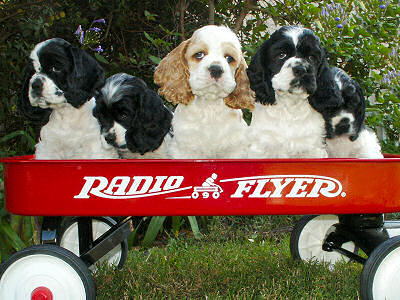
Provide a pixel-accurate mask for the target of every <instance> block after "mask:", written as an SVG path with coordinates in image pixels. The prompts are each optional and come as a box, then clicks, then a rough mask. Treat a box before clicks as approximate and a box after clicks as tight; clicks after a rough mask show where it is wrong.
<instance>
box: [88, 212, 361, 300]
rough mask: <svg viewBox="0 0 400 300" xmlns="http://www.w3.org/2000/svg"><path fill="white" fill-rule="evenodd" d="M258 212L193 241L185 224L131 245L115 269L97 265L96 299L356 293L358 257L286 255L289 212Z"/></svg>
mask: <svg viewBox="0 0 400 300" xmlns="http://www.w3.org/2000/svg"><path fill="white" fill-rule="evenodd" d="M264 218H265V219H263V217H254V218H247V219H246V218H245V217H242V218H238V219H235V218H232V220H239V221H237V222H236V221H234V222H223V221H222V222H221V221H217V222H216V223H215V222H214V223H213V224H212V225H211V226H209V232H208V233H205V234H203V238H202V239H201V240H200V241H199V240H196V239H194V238H193V237H192V235H191V234H190V233H188V232H187V233H186V234H185V233H183V234H180V236H179V237H178V238H171V237H170V238H165V239H164V241H165V242H164V243H159V244H160V245H159V246H157V247H154V248H151V249H149V250H143V249H140V248H135V249H132V250H131V251H130V253H129V257H128V260H127V262H126V264H125V266H124V267H123V268H122V270H116V271H115V270H113V269H111V268H109V267H106V266H102V267H100V268H99V270H98V271H97V273H96V276H95V278H96V283H97V294H98V299H107V300H109V299H161V298H169V299H357V298H358V295H359V292H358V289H359V275H360V272H361V270H362V266H361V265H359V264H356V263H349V264H346V263H341V264H338V265H337V266H335V267H334V268H333V269H329V268H328V267H327V266H326V265H323V264H317V263H303V262H299V261H293V260H292V258H291V256H290V250H289V232H288V231H289V226H287V224H285V223H288V222H290V221H291V220H288V219H283V222H282V217H275V219H274V217H264ZM217 219H218V218H217ZM242 220H244V222H242ZM266 226H268V227H269V228H268V229H266V228H265V227H266ZM260 229H262V230H263V231H259V230H260Z"/></svg>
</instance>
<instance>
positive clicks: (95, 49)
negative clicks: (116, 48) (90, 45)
mask: <svg viewBox="0 0 400 300" xmlns="http://www.w3.org/2000/svg"><path fill="white" fill-rule="evenodd" d="M93 51H95V52H97V53H101V52H103V51H104V50H103V48H101V45H99V46H98V47H97V48H94V49H93Z"/></svg>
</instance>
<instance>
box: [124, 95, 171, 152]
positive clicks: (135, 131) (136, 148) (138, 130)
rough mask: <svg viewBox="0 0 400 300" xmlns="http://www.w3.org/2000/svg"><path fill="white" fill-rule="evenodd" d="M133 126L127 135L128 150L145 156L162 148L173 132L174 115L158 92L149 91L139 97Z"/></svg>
mask: <svg viewBox="0 0 400 300" xmlns="http://www.w3.org/2000/svg"><path fill="white" fill-rule="evenodd" d="M138 100H139V103H137V107H136V116H135V119H134V121H133V126H132V127H131V128H130V129H129V130H128V132H127V134H126V142H127V144H128V149H129V150H130V151H132V152H138V153H140V154H142V155H143V154H144V153H146V152H150V151H154V150H156V149H158V147H160V145H161V144H162V142H163V141H164V137H165V135H166V134H168V133H169V132H170V130H171V122H172V113H171V111H170V110H169V109H168V108H167V107H165V106H164V104H163V103H162V100H161V98H160V97H159V96H158V95H157V93H156V92H154V91H152V90H150V89H147V90H146V91H145V92H144V93H142V94H139V95H138Z"/></svg>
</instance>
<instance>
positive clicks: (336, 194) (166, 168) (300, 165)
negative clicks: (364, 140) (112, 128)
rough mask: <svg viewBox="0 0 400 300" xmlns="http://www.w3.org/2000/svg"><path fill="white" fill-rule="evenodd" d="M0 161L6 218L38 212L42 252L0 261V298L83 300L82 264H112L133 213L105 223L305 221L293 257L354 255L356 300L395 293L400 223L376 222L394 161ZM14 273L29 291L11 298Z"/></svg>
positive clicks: (395, 189) (393, 202)
mask: <svg viewBox="0 0 400 300" xmlns="http://www.w3.org/2000/svg"><path fill="white" fill-rule="evenodd" d="M0 162H2V163H3V164H4V176H5V178H4V180H5V194H6V198H5V199H6V202H5V203H6V209H7V211H9V212H10V213H13V214H20V215H38V216H45V217H44V218H43V222H42V230H41V240H42V244H43V245H39V246H33V247H28V248H26V249H23V250H21V251H19V252H17V253H15V254H14V255H13V256H11V257H10V258H9V259H8V260H7V261H6V262H5V263H3V264H2V265H0V298H5V297H6V298H7V299H9V298H10V295H14V299H21V298H23V299H27V298H29V297H30V299H37V296H38V295H39V294H40V295H41V294H42V293H45V294H46V295H49V296H52V295H53V294H57V293H58V294H61V295H64V294H66V293H68V292H69V291H75V290H76V287H77V286H81V287H82V293H81V294H82V295H85V297H84V298H86V299H90V300H94V299H95V297H96V296H95V295H96V291H95V284H94V280H93V278H92V276H91V274H90V271H89V269H88V267H89V266H91V265H93V264H95V263H96V262H98V261H101V259H105V258H104V257H107V256H106V255H108V253H114V252H115V253H114V254H115V255H116V256H114V254H113V256H110V258H106V261H108V262H110V263H112V264H116V265H118V266H122V265H123V263H124V261H125V259H126V255H127V251H128V250H127V249H128V247H127V242H126V238H127V236H128V235H129V234H130V233H131V231H132V230H133V223H132V219H133V217H127V218H125V219H124V220H122V221H120V222H118V223H117V222H116V221H115V220H112V219H111V218H109V217H108V216H157V215H158V216H168V215H187V216H195V215H277V214H301V215H303V214H307V215H312V216H304V217H302V218H301V219H300V220H299V221H298V222H297V224H296V225H295V226H294V229H293V231H292V234H291V238H290V251H291V253H292V256H293V257H294V258H298V259H303V260H309V259H314V260H315V259H316V260H318V261H325V262H331V263H335V262H336V261H339V260H342V259H353V260H355V261H358V262H361V263H364V264H365V266H364V269H363V272H362V274H361V277H360V278H361V279H360V291H361V292H360V294H361V298H362V299H363V300H379V299H398V295H399V294H400V289H399V288H396V289H394V288H393V287H394V286H396V287H398V286H399V285H398V282H397V281H396V280H397V279H396V278H398V276H397V275H398V273H399V272H400V236H399V235H400V222H399V221H384V217H383V213H387V212H399V211H400V185H399V184H398V182H400V156H395V155H386V157H385V158H384V159H279V160H278V159H274V160H272V159H263V160H140V159H139V160H68V161H63V160H53V161H49V160H35V159H34V157H33V156H22V157H14V158H5V159H2V160H0ZM337 215H338V216H337ZM62 216H63V217H62ZM68 216H71V217H68ZM104 216H107V217H104ZM99 224H101V227H99ZM99 228H100V229H99ZM97 236H98V237H97ZM49 243H52V244H57V245H59V246H55V245H48V244H49ZM64 247H65V248H64ZM358 249H362V250H363V253H364V254H367V255H368V256H369V258H368V259H365V257H364V256H360V255H359V254H358ZM114 257H116V260H114ZM26 261H28V262H29V264H31V265H32V266H33V267H32V268H30V269H34V270H36V271H35V272H34V274H28V275H29V276H28V275H26V272H25V271H22V270H26V266H25V262H26ZM50 261H51V267H49V268H46V267H45V266H49V262H50ZM54 266H57V268H56V269H55V268H54ZM71 267H72V268H71ZM67 271H68V272H67ZM61 273H62V274H64V273H66V274H67V275H68V276H69V278H70V279H71V280H72V279H73V280H72V281H71V282H72V284H71V288H67V289H58V288H55V287H53V282H55V281H57V282H61V281H62V280H64V279H65V278H66V277H65V276H64V275H60V274H61ZM21 274H24V276H25V275H26V276H25V277H24V279H23V281H24V282H27V283H28V285H29V286H28V287H27V288H26V293H25V292H24V293H25V294H23V296H21V297H20V296H15V295H17V293H20V292H21V289H20V288H19V285H20V284H19V282H20V276H21ZM27 276H28V277H27ZM60 276H61V277H60ZM59 277H60V278H62V280H59ZM37 278H40V280H39V281H38V280H37ZM388 278H391V280H387V279H388ZM44 279H46V280H44ZM47 279H48V280H47ZM10 284H14V289H12V291H11V294H10V288H9V286H10ZM14 292H15V294H14ZM21 293H22V292H21ZM40 295H39V296H40Z"/></svg>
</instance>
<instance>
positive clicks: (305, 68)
mask: <svg viewBox="0 0 400 300" xmlns="http://www.w3.org/2000/svg"><path fill="white" fill-rule="evenodd" d="M326 68H328V64H327V61H326V57H325V51H324V49H323V48H322V46H321V43H320V40H319V38H318V37H317V36H315V35H314V33H313V32H312V31H311V30H309V29H305V28H302V27H297V26H284V27H281V28H280V29H278V30H277V31H276V32H274V33H273V34H272V35H271V37H270V38H269V39H268V40H267V41H265V42H264V43H263V44H262V45H261V47H260V48H259V49H258V51H257V53H256V54H255V56H254V57H253V58H252V60H251V63H250V65H249V68H248V70H247V74H248V76H249V80H250V86H251V88H252V89H253V90H254V91H255V93H256V105H255V109H254V111H253V116H252V121H251V125H250V128H249V129H250V130H249V138H250V141H251V145H250V147H249V158H324V157H327V152H326V149H325V142H324V140H325V123H324V119H323V117H322V115H321V114H320V113H319V112H317V111H316V110H315V109H314V108H313V107H312V106H311V105H310V103H309V97H310V96H311V95H313V94H314V93H315V91H316V90H317V87H318V85H319V84H320V81H321V75H322V74H323V71H324V69H326Z"/></svg>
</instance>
